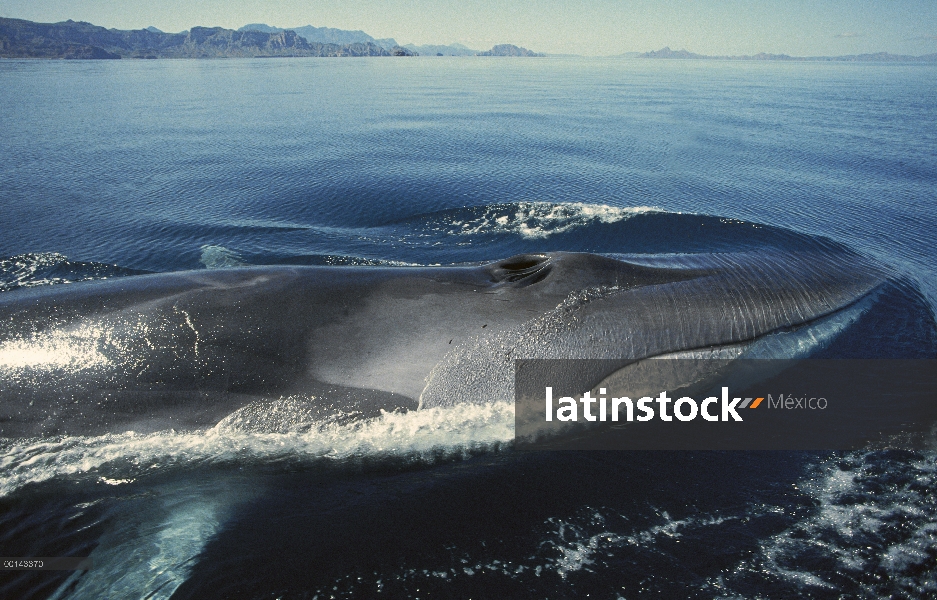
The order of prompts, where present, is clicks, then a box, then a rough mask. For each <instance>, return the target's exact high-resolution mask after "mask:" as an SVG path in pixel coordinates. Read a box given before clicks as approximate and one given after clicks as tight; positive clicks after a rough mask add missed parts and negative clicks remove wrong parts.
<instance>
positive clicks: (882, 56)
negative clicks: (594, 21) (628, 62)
mask: <svg viewBox="0 0 937 600" xmlns="http://www.w3.org/2000/svg"><path fill="white" fill-rule="evenodd" d="M625 56H628V55H625ZM632 56H634V57H635V58H681V59H694V60H787V61H836V62H937V54H925V55H924V56H908V55H906V54H889V53H887V52H876V53H874V54H849V55H846V56H788V55H787V54H766V53H764V52H761V53H759V54H753V55H742V56H707V55H705V54H695V53H693V52H688V51H686V50H671V49H670V48H666V47H665V48H662V49H660V50H654V51H652V52H645V53H644V54H637V55H632Z"/></svg>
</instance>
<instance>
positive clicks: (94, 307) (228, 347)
mask: <svg viewBox="0 0 937 600" xmlns="http://www.w3.org/2000/svg"><path fill="white" fill-rule="evenodd" d="M889 277H890V275H889V272H888V270H887V269H885V268H883V267H881V266H879V265H876V264H875V263H873V262H872V261H871V260H869V259H867V258H865V257H862V256H860V255H858V254H855V253H853V252H851V251H849V250H846V249H843V248H839V247H835V246H832V245H830V246H817V247H804V248H791V249H778V248H770V249H750V250H745V251H735V252H733V251H726V252H712V253H696V254H666V255H652V254H646V255H639V254H635V255H596V254H589V253H575V252H544V253H529V254H521V255H517V256H512V257H509V258H505V259H501V260H496V261H492V262H484V263H472V264H457V265H451V266H284V265H281V266H246V267H237V268H228V269H217V270H198V271H184V272H173V273H158V274H148V275H133V276H127V277H119V278H114V279H104V280H96V281H87V282H80V283H72V284H67V285H65V284H62V285H53V286H46V287H36V288H23V289H18V290H13V291H10V292H5V293H3V294H2V295H0V437H3V438H22V437H43V436H53V435H101V434H105V433H120V432H127V431H135V432H152V431H159V430H165V429H174V430H177V431H184V430H193V429H199V428H206V427H212V426H215V425H216V424H218V423H219V422H221V421H223V420H224V419H226V418H230V416H231V415H232V414H234V413H236V412H237V411H245V410H248V412H249V413H250V414H254V415H262V414H264V412H265V408H269V407H271V406H282V403H283V402H286V401H287V400H289V401H290V402H293V404H294V405H295V404H296V403H299V404H301V405H302V406H303V407H304V410H306V411H307V412H310V411H311V413H312V414H313V415H315V414H321V415H322V416H323V418H324V417H327V416H329V415H334V414H338V413H342V414H358V415H364V416H367V415H374V414H379V412H380V411H393V410H401V411H408V410H418V409H426V408H431V407H434V406H447V405H452V404H457V403H460V402H491V401H495V400H510V399H511V393H512V389H513V388H512V385H513V379H512V378H513V372H512V368H513V364H514V361H515V360H517V359H523V358H602V359H615V360H618V361H620V362H619V363H618V364H617V366H615V367H614V368H619V367H621V366H623V365H627V364H630V363H633V362H635V361H639V360H642V359H645V358H648V357H654V356H661V355H668V354H673V353H675V352H681V351H689V350H700V349H709V350H712V349H718V348H720V347H730V346H731V347H737V346H739V345H740V344H741V345H757V344H758V343H759V341H761V343H762V345H764V343H763V340H765V339H766V338H768V337H771V336H778V335H779V334H780V333H783V332H788V331H792V330H797V329H798V328H803V327H813V328H814V329H815V328H816V326H817V325H816V324H817V323H821V322H826V321H830V320H832V322H834V323H835V322H837V320H836V316H837V315H842V314H848V311H850V310H852V311H853V312H855V311H856V310H857V308H856V307H860V308H859V309H860V310H861V307H862V306H864V305H867V304H869V303H870V302H874V298H875V294H876V293H877V292H876V290H880V289H881V288H882V286H883V285H885V284H886V283H887V282H888V281H889ZM863 303H865V304H863ZM838 322H839V323H840V324H841V325H842V324H843V323H845V324H846V325H848V323H849V322H850V321H849V319H848V318H841V319H839V321H838ZM811 338H812V339H814V338H816V336H815V335H813V334H811ZM612 363H614V361H612ZM610 375H611V373H598V374H595V376H596V379H595V382H597V381H600V380H601V379H602V378H604V377H608V376H610ZM278 402H279V403H280V404H276V403H278ZM266 412H269V411H266ZM243 414H247V413H243Z"/></svg>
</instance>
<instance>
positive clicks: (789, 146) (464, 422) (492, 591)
mask: <svg viewBox="0 0 937 600" xmlns="http://www.w3.org/2000/svg"><path fill="white" fill-rule="evenodd" d="M0 107H2V108H0V133H2V138H0V232H2V233H0V294H18V293H22V290H20V289H19V288H24V287H37V286H46V285H72V284H73V282H78V281H83V280H90V279H101V278H114V277H123V276H130V277H132V276H134V275H138V274H142V273H147V272H171V271H181V270H188V269H217V268H226V267H237V266H241V265H273V264H302V265H437V264H441V265H446V264H453V263H462V262H478V261H487V260H495V259H500V258H505V257H508V256H511V255H514V254H518V253H522V252H543V251H553V250H567V251H585V252H594V253H603V254H628V255H631V256H634V255H641V254H681V253H712V252H722V251H728V250H744V249H750V248H761V247H775V248H777V247H782V248H783V247H791V248H797V247H800V246H802V245H804V244H813V243H824V244H827V243H831V244H837V245H840V246H845V247H847V248H850V249H852V250H854V251H856V252H858V253H860V254H862V255H864V256H867V257H869V258H870V259H871V260H874V261H875V262H877V263H878V264H881V265H884V266H885V267H886V268H888V269H889V270H890V272H891V273H893V274H894V277H895V279H896V281H900V282H901V286H900V287H901V288H902V289H903V290H905V291H906V296H907V298H910V299H911V302H910V304H907V303H906V305H907V306H911V309H908V310H913V311H914V315H913V316H914V318H915V319H916V320H915V321H914V323H917V324H918V325H915V329H916V330H923V331H924V332H925V333H924V334H921V335H915V336H910V335H906V334H905V333H904V332H906V331H908V326H907V323H908V322H910V321H907V319H905V317H901V319H905V320H901V323H903V324H904V325H903V328H900V327H897V325H895V324H896V323H898V322H899V320H900V319H899V317H898V316H894V319H895V321H894V323H892V322H889V321H888V317H885V323H884V325H881V324H879V325H878V327H879V329H882V328H884V329H888V327H889V326H892V329H894V330H895V331H897V332H898V333H897V334H896V336H897V339H896V340H893V342H894V343H893V344H892V345H891V346H888V345H885V346H884V347H879V348H878V350H879V352H880V353H881V354H879V355H881V356H884V357H890V356H897V355H906V353H907V350H908V346H914V348H913V349H914V352H915V353H916V354H915V356H926V357H934V356H937V348H935V347H934V346H933V340H934V336H933V335H931V334H929V333H927V332H929V331H932V330H933V323H934V316H933V315H934V306H935V305H937V249H935V244H934V240H935V239H937V119H935V115H937V69H935V67H934V66H931V65H918V64H915V65H900V64H887V65H886V64H829V63H793V64H788V63H771V62H766V63H756V62H731V63H729V62H712V61H649V60H647V61H642V60H625V59H579V58H546V59H535V60H534V59H527V60H524V59H504V60H496V59H487V60H483V59H478V58H438V57H421V58H416V59H407V60H391V59H277V60H218V61H209V60H205V61H189V60H177V61H169V60H167V61H139V62H137V61H100V62H77V61H75V62H71V61H11V60H3V61H0ZM7 297H10V296H7ZM895 314H896V315H897V312H896V313H895ZM879 329H877V330H879ZM862 332H863V330H862V329H861V328H860V329H859V331H858V333H853V336H854V338H853V339H852V340H851V341H850V343H851V344H859V345H861V344H862V339H861V338H862ZM912 338H913V339H912ZM869 339H870V338H868V336H867V338H866V343H868V344H869V345H872V344H871V342H869V341H868V340H869ZM875 344H878V340H877V338H876V341H875ZM4 351H6V353H5V354H4ZM0 359H2V360H5V361H6V362H4V363H2V364H0V369H3V368H6V369H11V368H15V360H16V359H15V352H12V351H10V349H9V348H7V349H0ZM75 360H79V361H80V360H82V357H80V356H79V357H77V358H75ZM0 401H2V398H0ZM296 402H297V400H296V399H291V398H283V399H281V401H280V405H278V410H282V411H283V412H284V413H287V414H295V412H291V411H294V410H295V404H296ZM274 416H275V415H274ZM274 416H270V418H274ZM291 423H292V422H291ZM294 424H295V423H294ZM306 425H308V424H306ZM513 426H514V414H513V406H512V405H509V404H493V405H457V406H452V407H446V408H434V409H430V410H419V411H411V412H409V413H386V414H382V415H380V416H378V417H375V418H372V419H367V420H364V421H359V422H355V423H351V424H348V423H329V424H326V425H325V426H316V427H312V428H310V427H309V426H303V427H294V426H290V427H283V428H279V429H276V428H275V429H274V430H272V431H271V430H262V431H257V430H253V429H251V428H249V427H244V426H243V423H242V422H241V421H240V420H239V416H238V415H231V417H230V418H227V419H224V420H222V421H221V422H220V423H219V424H218V425H217V426H215V427H213V428H210V429H206V430H203V431H196V432H176V431H163V432H157V433H151V434H135V433H125V434H110V435H103V436H87V437H54V438H41V439H28V440H0V442H2V443H0V547H2V548H3V554H4V555H5V556H28V555H31V556H64V555H75V556H84V555H88V554H91V556H93V557H94V558H95V569H93V570H91V571H88V572H80V573H69V572H56V573H33V572H4V573H0V595H2V596H4V597H36V598H45V597H54V598H103V597H111V598H124V597H141V598H142V597H147V598H168V597H174V598H212V597H217V598H274V597H276V598H314V597H318V598H330V597H335V598H338V597H381V596H383V597H414V598H439V597H443V598H445V597H454V598H464V597H483V598H484V597H488V598H505V597H517V598H574V597H575V598H582V597H587V596H588V597H594V598H638V597H650V596H655V597H680V598H683V597H700V598H704V597H705V598H714V597H718V598H738V597H745V598H752V597H760V598H786V597H794V596H800V597H813V598H841V597H869V598H874V597H885V596H892V597H908V598H919V597H927V596H937V517H935V515H937V449H935V448H934V445H933V444H932V443H929V442H927V441H926V440H925V441H924V442H923V443H916V444H909V445H907V446H903V445H901V444H898V443H895V444H891V445H888V446H885V447H881V446H877V447H874V448H873V447H869V448H866V449H865V450H858V451H853V452H837V453H816V452H815V453H804V452H797V453H795V452H752V453H737V452H721V453H716V452H658V453H650V452H648V453H639V452H632V453H614V452H608V453H599V452H588V453H531V454H518V453H515V452H513V451H512V448H511V440H512V436H513Z"/></svg>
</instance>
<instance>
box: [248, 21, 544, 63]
mask: <svg viewBox="0 0 937 600" xmlns="http://www.w3.org/2000/svg"><path fill="white" fill-rule="evenodd" d="M238 31H262V32H264V33H283V32H285V31H295V32H296V33H297V34H298V35H299V36H301V37H303V38H305V39H306V41H307V42H310V43H312V42H320V43H324V44H354V43H371V44H376V45H378V46H381V47H382V48H385V49H388V50H389V49H391V48H394V47H396V46H398V44H397V41H396V40H395V39H394V38H384V39H375V38H373V37H371V36H370V35H368V34H366V33H365V32H363V31H361V30H354V31H349V30H347V29H333V28H331V27H313V26H312V25H304V26H302V27H289V28H285V29H284V28H281V27H273V26H271V25H266V24H264V23H251V24H249V25H245V26H244V27H241V28H240V29H238ZM403 47H404V48H406V49H407V50H410V51H411V52H413V53H414V54H419V55H422V56H440V55H442V56H543V54H538V53H536V52H531V51H530V50H528V49H526V48H520V47H518V46H515V45H513V44H499V45H497V46H495V47H493V48H492V49H491V50H488V51H482V50H472V49H471V48H469V47H467V46H463V45H462V44H448V45H441V44H424V45H421V46H417V45H416V44H406V45H404V46H403Z"/></svg>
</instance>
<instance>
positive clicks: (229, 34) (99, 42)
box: [0, 18, 413, 59]
mask: <svg viewBox="0 0 937 600" xmlns="http://www.w3.org/2000/svg"><path fill="white" fill-rule="evenodd" d="M313 29H315V28H313ZM371 39H373V38H371ZM376 41H377V40H375V42H376ZM375 42H370V41H365V42H360V41H359V42H350V43H346V44H337V43H324V42H309V41H307V40H306V39H305V38H303V37H302V36H300V35H297V34H296V33H295V32H294V31H277V32H263V31H234V30H232V29H224V28H222V27H193V28H192V29H190V30H189V31H184V32H182V33H163V32H162V31H160V30H158V29H156V28H155V27H150V28H147V29H136V30H132V31H125V30H120V29H105V28H104V27H98V26H96V25H92V24H90V23H83V22H76V21H71V20H69V21H65V22H62V23H34V22H32V21H25V20H22V19H4V18H0V57H2V58H92V59H109V58H110V59H114V58H235V57H237V58H245V57H274V56H413V52H412V51H410V50H408V49H406V48H402V47H400V46H392V47H391V48H389V49H388V48H384V47H382V46H380V45H378V44H377V43H375Z"/></svg>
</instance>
